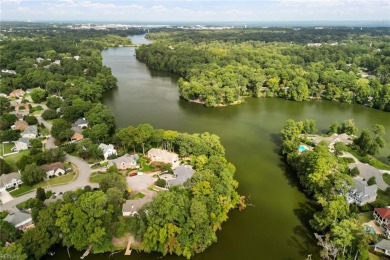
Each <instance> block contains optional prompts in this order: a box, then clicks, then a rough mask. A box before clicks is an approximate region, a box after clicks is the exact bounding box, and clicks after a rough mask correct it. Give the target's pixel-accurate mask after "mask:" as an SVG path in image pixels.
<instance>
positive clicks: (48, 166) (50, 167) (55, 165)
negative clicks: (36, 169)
mask: <svg viewBox="0 0 390 260" xmlns="http://www.w3.org/2000/svg"><path fill="white" fill-rule="evenodd" d="M41 168H42V169H43V170H44V171H45V172H48V171H52V170H57V169H65V167H64V164H63V163H62V162H55V163H51V164H45V165H42V166H41Z"/></svg>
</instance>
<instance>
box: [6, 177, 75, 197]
mask: <svg viewBox="0 0 390 260" xmlns="http://www.w3.org/2000/svg"><path fill="white" fill-rule="evenodd" d="M77 174H78V173H77ZM75 177H77V176H76V173H75V172H71V173H68V174H66V175H63V176H59V177H55V178H52V179H49V180H46V181H43V182H40V183H37V184H35V185H33V186H28V185H22V186H20V188H19V189H16V190H13V191H10V194H11V196H12V197H14V198H15V197H19V196H21V195H23V194H25V193H28V192H30V191H32V190H35V189H37V188H39V187H42V188H47V187H50V186H56V185H60V184H66V183H69V182H71V181H73V179H74V178H75Z"/></svg>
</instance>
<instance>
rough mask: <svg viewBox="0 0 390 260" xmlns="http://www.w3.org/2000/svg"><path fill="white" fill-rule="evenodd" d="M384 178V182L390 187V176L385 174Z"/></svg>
mask: <svg viewBox="0 0 390 260" xmlns="http://www.w3.org/2000/svg"><path fill="white" fill-rule="evenodd" d="M382 178H383V180H384V181H385V182H386V183H387V184H388V185H390V174H388V173H384V174H383V175H382Z"/></svg>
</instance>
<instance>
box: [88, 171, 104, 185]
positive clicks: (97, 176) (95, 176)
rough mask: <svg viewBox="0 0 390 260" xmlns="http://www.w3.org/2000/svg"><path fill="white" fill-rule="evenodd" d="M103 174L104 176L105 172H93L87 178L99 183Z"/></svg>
mask: <svg viewBox="0 0 390 260" xmlns="http://www.w3.org/2000/svg"><path fill="white" fill-rule="evenodd" d="M104 176H106V174H105V173H103V174H102V173H93V174H92V176H91V178H89V181H90V182H92V183H99V182H100V181H101V180H102V179H103V178H104Z"/></svg>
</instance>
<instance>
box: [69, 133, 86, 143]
mask: <svg viewBox="0 0 390 260" xmlns="http://www.w3.org/2000/svg"><path fill="white" fill-rule="evenodd" d="M83 139H84V136H83V135H82V134H80V133H76V132H75V133H74V134H73V135H72V137H71V138H70V140H71V141H75V142H78V141H81V140H83Z"/></svg>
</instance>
